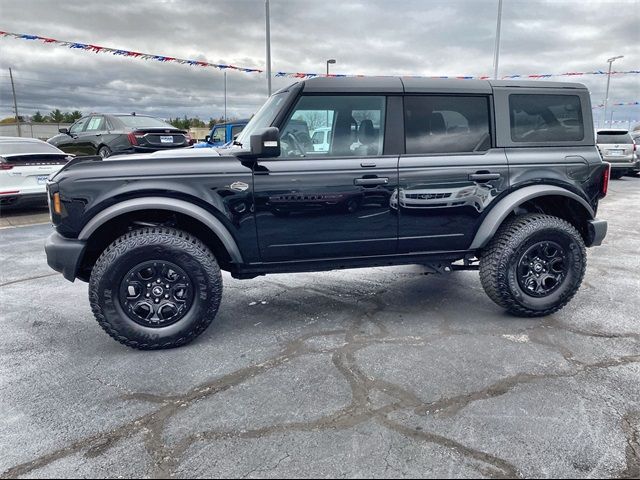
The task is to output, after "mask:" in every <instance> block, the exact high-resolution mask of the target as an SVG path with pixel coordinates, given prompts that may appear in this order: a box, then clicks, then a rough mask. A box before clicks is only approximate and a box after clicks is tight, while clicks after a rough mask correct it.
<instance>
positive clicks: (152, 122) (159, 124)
mask: <svg viewBox="0 0 640 480" xmlns="http://www.w3.org/2000/svg"><path fill="white" fill-rule="evenodd" d="M116 118H117V119H118V120H120V121H121V122H122V123H124V124H125V125H126V126H127V127H131V128H173V127H172V126H171V125H169V124H168V123H167V122H165V121H163V120H160V119H159V118H153V117H145V116H140V115H117V116H116Z"/></svg>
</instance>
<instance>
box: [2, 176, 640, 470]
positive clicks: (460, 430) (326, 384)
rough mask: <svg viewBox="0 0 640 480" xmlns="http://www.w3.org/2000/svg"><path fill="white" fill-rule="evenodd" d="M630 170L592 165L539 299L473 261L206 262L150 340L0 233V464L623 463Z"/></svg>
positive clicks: (637, 396)
mask: <svg viewBox="0 0 640 480" xmlns="http://www.w3.org/2000/svg"><path fill="white" fill-rule="evenodd" d="M638 187H640V178H629V177H625V178H623V179H622V180H619V181H613V182H612V183H611V185H610V193H609V196H608V197H607V198H606V199H605V200H604V201H603V202H602V203H601V207H600V212H599V217H602V218H605V219H607V220H608V221H609V235H608V236H607V238H606V240H605V244H604V245H603V246H602V247H598V248H594V249H590V250H589V259H588V267H587V275H586V278H585V282H584V284H583V286H582V288H581V290H580V291H579V292H578V294H577V295H576V297H575V298H574V300H573V301H572V302H571V303H570V304H569V305H568V306H567V307H565V309H563V310H561V311H560V312H558V313H556V314H554V315H551V316H549V317H546V318H542V319H522V318H516V317H511V316H509V315H507V314H505V313H504V312H503V311H502V310H501V309H500V308H498V307H497V306H496V305H494V304H493V303H492V302H491V301H490V300H489V299H488V297H486V296H485V294H484V292H483V291H482V288H481V286H480V281H479V279H478V275H477V273H476V272H456V273H451V274H447V275H443V276H440V275H428V276H426V275H423V274H422V270H421V268H420V267H418V266H409V267H393V268H369V269H357V270H349V271H340V272H327V273H310V274H296V275H271V276H267V277H261V278H257V279H254V280H242V281H240V280H234V279H232V278H231V277H230V276H229V275H226V274H225V276H224V283H225V287H224V288H225V290H224V293H223V303H222V305H221V308H220V311H219V314H218V318H217V319H216V321H215V322H214V323H213V324H212V326H211V328H209V330H208V331H207V332H205V333H204V334H203V335H202V336H201V337H200V338H199V339H198V340H196V341H195V342H194V343H193V344H191V345H189V346H186V347H183V348H180V349H177V350H171V351H158V352H138V351H134V350H130V349H127V348H126V347H123V346H122V345H120V344H118V343H116V342H114V341H113V340H111V339H110V338H109V337H108V336H107V335H105V334H104V333H103V332H102V330H101V329H100V328H99V327H98V325H97V323H96V322H95V320H94V319H93V317H92V315H91V311H90V309H89V305H88V300H87V286H86V284H84V283H81V282H76V283H74V284H71V283H69V282H66V281H64V280H63V279H62V277H61V276H60V275H57V274H54V273H53V272H52V271H51V270H50V269H49V268H48V267H47V265H46V261H45V257H44V252H43V244H44V238H45V237H46V235H47V234H48V232H49V229H50V227H49V226H47V225H34V226H28V227H20V228H8V229H3V230H0V240H1V242H2V250H1V251H0V264H1V265H2V269H1V271H0V325H1V326H2V332H3V338H2V341H0V478H20V477H29V478H51V477H73V478H76V477H107V476H108V477H119V476H122V477H154V478H158V477H177V478H182V477H186V478H190V477H234V478H235V477H242V478H265V477H266V478H268V477H298V478H308V477H312V478H317V477H336V478H338V477H489V478H504V477H553V478H564V477H571V478H576V477H578V478H586V477H621V478H638V477H639V476H640V445H639V443H638V442H639V438H640V388H639V387H638V385H640V320H638V318H639V316H638V311H640V297H639V296H638V295H637V291H638V289H639V287H640V275H639V274H638V271H640V244H639V242H638V238H640V223H639V222H638V220H637V216H636V212H635V210H636V208H637V205H638V204H640V193H639V192H638ZM16 221H18V220H16Z"/></svg>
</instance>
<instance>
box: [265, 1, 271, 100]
mask: <svg viewBox="0 0 640 480" xmlns="http://www.w3.org/2000/svg"><path fill="white" fill-rule="evenodd" d="M264 9H265V20H266V22H267V24H266V33H267V94H268V96H271V23H270V21H269V0H265V2H264Z"/></svg>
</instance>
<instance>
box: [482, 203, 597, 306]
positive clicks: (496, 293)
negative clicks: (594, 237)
mask: <svg viewBox="0 0 640 480" xmlns="http://www.w3.org/2000/svg"><path fill="white" fill-rule="evenodd" d="M586 264H587V257H586V249H585V246H584V242H583V240H582V237H581V236H580V234H579V233H578V231H577V230H576V229H575V228H574V227H573V225H571V224H569V223H568V222H566V221H564V220H562V219H560V218H557V217H553V216H550V215H543V214H528V215H522V216H519V217H515V218H513V219H511V220H508V221H507V222H505V223H504V224H503V225H502V226H501V227H500V228H499V229H498V231H497V232H496V234H495V236H494V238H493V239H492V240H491V242H490V243H489V245H488V246H487V247H486V249H485V251H484V253H483V255H482V257H481V259H480V280H481V282H482V286H483V288H484V290H485V292H486V293H487V295H488V296H489V297H490V298H491V299H492V300H493V301H494V302H495V303H497V304H498V305H500V306H501V307H503V308H506V309H507V310H508V311H509V312H511V313H513V314H515V315H518V316H524V317H538V316H544V315H549V314H551V313H554V312H557V311H558V310H560V309H561V308H562V307H564V306H565V305H566V304H567V303H569V301H570V300H571V298H572V297H573V296H574V295H575V293H576V292H577V291H578V288H579V287H580V284H581V283H582V279H583V277H584V272H585V268H586Z"/></svg>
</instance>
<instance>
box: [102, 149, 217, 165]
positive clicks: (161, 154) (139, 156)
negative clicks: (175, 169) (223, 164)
mask: <svg viewBox="0 0 640 480" xmlns="http://www.w3.org/2000/svg"><path fill="white" fill-rule="evenodd" d="M221 156H222V154H221V153H220V152H219V151H218V149H216V148H192V147H187V148H172V149H168V150H160V151H157V152H153V153H134V154H131V155H112V156H111V157H107V158H105V159H104V161H106V162H109V161H112V160H145V159H153V158H176V159H180V158H193V157H201V158H202V157H221Z"/></svg>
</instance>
